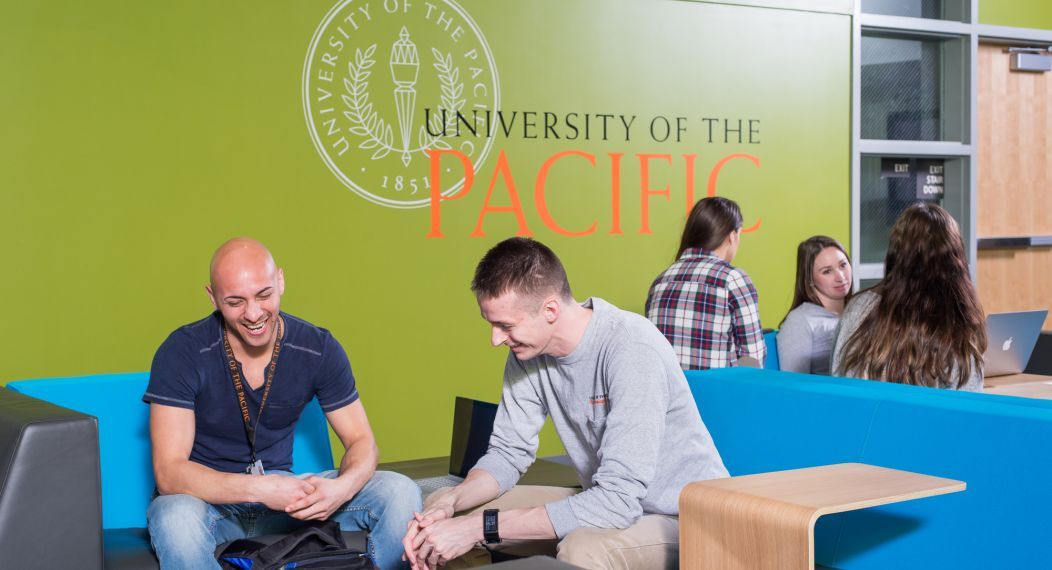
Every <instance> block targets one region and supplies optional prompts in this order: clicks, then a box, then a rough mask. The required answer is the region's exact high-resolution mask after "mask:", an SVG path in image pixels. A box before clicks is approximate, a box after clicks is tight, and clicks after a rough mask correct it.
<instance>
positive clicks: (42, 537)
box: [0, 389, 102, 569]
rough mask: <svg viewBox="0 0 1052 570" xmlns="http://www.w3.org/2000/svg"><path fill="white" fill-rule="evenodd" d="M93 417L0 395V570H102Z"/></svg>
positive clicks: (5, 392)
mask: <svg viewBox="0 0 1052 570" xmlns="http://www.w3.org/2000/svg"><path fill="white" fill-rule="evenodd" d="M99 480H100V478H99V439H98V426H97V424H96V422H95V418H93V417H91V416H88V415H86V414H81V413H79V412H74V411H72V410H67V409H65V408H62V407H59V406H56V405H54V404H49V403H47V402H44V401H42V400H38V399H36V398H31V397H29V396H24V395H22V394H18V393H15V392H12V391H10V390H6V389H0V568H84V569H98V568H102V506H101V504H100V503H101V501H100V498H99V497H100V484H99Z"/></svg>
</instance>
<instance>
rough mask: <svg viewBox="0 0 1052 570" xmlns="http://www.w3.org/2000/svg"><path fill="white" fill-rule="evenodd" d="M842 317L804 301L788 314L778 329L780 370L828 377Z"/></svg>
mask: <svg viewBox="0 0 1052 570" xmlns="http://www.w3.org/2000/svg"><path fill="white" fill-rule="evenodd" d="M839 321H840V316H838V315H836V314H834V313H831V312H829V311H828V310H827V309H826V308H825V307H822V306H821V305H816V304H814V303H808V302H804V303H801V304H800V306H799V307H797V308H795V309H793V310H792V311H789V314H788V315H786V317H785V322H784V323H782V328H780V329H778V336H777V337H775V338H777V340H778V368H779V369H780V370H787V371H789V372H805V373H808V374H825V375H827V376H828V375H829V357H830V353H832V352H833V332H834V331H836V325H837V323H838V322H839Z"/></svg>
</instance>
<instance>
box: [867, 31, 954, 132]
mask: <svg viewBox="0 0 1052 570" xmlns="http://www.w3.org/2000/svg"><path fill="white" fill-rule="evenodd" d="M965 44H966V42H965V41H964V40H963V39H962V38H958V37H951V38H947V37H935V36H910V35H901V34H888V33H880V32H867V33H864V34H863V36H862V85H861V93H862V102H861V111H862V112H861V115H862V116H861V121H862V124H861V128H862V138H864V139H880V140H917V141H961V142H966V138H967V137H966V136H965V125H966V121H965V116H966V113H965V109H966V107H967V105H966V102H967V97H968V90H967V85H966V78H967V74H968V70H966V69H965V68H966V67H967V65H968V62H967V59H966V54H965Z"/></svg>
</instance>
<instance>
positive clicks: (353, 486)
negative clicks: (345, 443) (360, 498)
mask: <svg viewBox="0 0 1052 570" xmlns="http://www.w3.org/2000/svg"><path fill="white" fill-rule="evenodd" d="M379 455H380V453H379V450H378V449H377V447H376V442H375V441H371V442H368V443H366V442H362V443H359V444H356V445H352V446H351V447H350V448H348V449H347V452H346V453H345V454H344V455H343V460H341V461H340V477H339V480H340V481H343V482H344V483H345V484H346V486H347V492H348V495H347V500H350V499H351V498H352V497H354V495H356V494H358V491H361V490H362V487H364V486H365V484H366V483H368V482H369V479H371V478H372V476H373V473H375V472H376V463H377V461H378V460H379Z"/></svg>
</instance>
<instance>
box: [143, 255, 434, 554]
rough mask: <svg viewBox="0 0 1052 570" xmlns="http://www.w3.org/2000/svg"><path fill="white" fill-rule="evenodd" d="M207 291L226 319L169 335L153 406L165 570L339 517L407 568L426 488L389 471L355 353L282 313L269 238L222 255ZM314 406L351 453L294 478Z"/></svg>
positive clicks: (157, 524) (150, 393)
mask: <svg viewBox="0 0 1052 570" xmlns="http://www.w3.org/2000/svg"><path fill="white" fill-rule="evenodd" d="M206 290H207V291H208V296H209V298H210V299H211V300H212V304H213V306H214V307H215V308H216V311H215V312H214V313H212V314H211V315H209V316H208V317H205V318H204V319H202V320H200V321H197V322H195V323H191V324H189V325H186V326H183V327H181V328H179V329H177V330H176V331H175V332H173V333H172V334H171V335H169V337H168V338H167V339H166V340H165V341H164V344H162V345H161V347H160V348H159V349H158V350H157V354H156V355H155V356H154V360H153V366H152V367H151V370H150V384H149V387H148V388H147V390H146V394H145V395H144V396H143V400H144V401H145V402H148V403H149V404H150V437H151V440H152V442H153V467H154V475H155V477H156V479H157V491H158V493H159V495H158V497H156V498H155V499H154V500H153V502H152V503H151V504H150V507H149V511H148V512H147V517H148V519H149V527H150V538H151V541H152V542H153V546H154V550H155V551H156V553H157V556H158V558H159V559H160V562H161V566H162V568H165V569H169V568H192V569H199V568H219V566H218V564H217V563H216V561H215V558H214V551H215V548H216V545H217V544H221V543H223V542H226V541H228V540H234V539H238V538H245V537H251V536H258V535H262V534H273V533H281V532H288V531H290V530H292V529H294V528H295V527H296V526H298V525H301V524H303V521H309V520H326V519H331V520H334V521H337V522H339V524H340V526H341V527H342V528H343V529H344V530H368V531H369V533H370V536H369V551H370V555H371V556H372V557H373V559H374V560H375V561H376V563H377V565H378V566H380V567H381V568H383V569H387V568H399V567H402V566H403V563H402V561H401V554H402V547H401V539H402V536H403V534H404V533H405V529H406V525H407V524H408V521H409V519H410V518H412V516H413V512H414V511H417V510H420V490H419V488H418V487H417V486H416V484H415V483H413V482H412V481H411V480H409V479H408V478H406V477H404V476H402V475H398V474H396V473H388V472H384V471H376V463H377V455H378V454H377V447H376V440H375V439H374V437H373V433H372V429H371V428H370V427H369V420H368V418H366V415H365V408H364V407H363V406H362V402H361V400H359V399H358V390H357V389H356V388H355V382H354V375H353V374H352V373H351V365H350V362H349V361H348V360H347V354H346V353H345V352H344V350H343V348H342V347H341V346H340V344H339V343H338V342H337V341H336V339H334V338H333V337H332V334H330V333H329V331H327V330H325V329H323V328H319V327H316V326H314V325H312V324H310V323H308V322H306V321H304V320H301V319H298V318H296V317H294V316H292V315H289V314H286V313H282V312H281V311H280V300H281V295H282V294H283V293H284V291H285V278H284V274H283V273H282V271H281V269H279V268H277V267H276V266H275V264H274V259H273V257H271V255H270V252H269V251H267V249H266V248H265V247H263V245H262V244H260V243H259V242H257V241H254V240H251V239H247V238H237V239H233V240H231V241H229V242H227V243H225V244H223V245H222V246H221V247H220V248H219V249H218V250H217V251H216V253H215V255H214V256H213V257H212V265H211V268H210V284H209V286H207V287H206ZM315 396H316V397H317V398H318V402H319V403H320V404H321V407H322V410H323V411H324V412H325V416H326V418H327V419H328V421H329V424H330V425H331V426H332V428H333V431H335V432H336V435H337V436H338V437H339V438H340V441H341V442H343V445H344V447H345V448H346V450H347V453H346V455H344V458H343V461H342V462H341V463H340V468H339V470H332V471H326V472H324V473H317V474H310V475H305V474H300V475H293V474H292V473H291V472H289V470H290V469H291V468H292V441H293V430H294V427H295V424H296V421H297V420H298V419H299V416H300V413H301V412H302V411H303V408H304V407H305V406H306V405H307V404H308V403H309V402H310V401H311V399H312V398H314V397H315Z"/></svg>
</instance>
